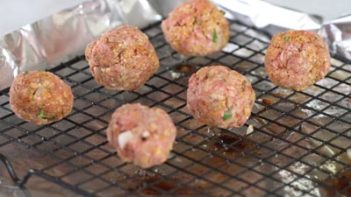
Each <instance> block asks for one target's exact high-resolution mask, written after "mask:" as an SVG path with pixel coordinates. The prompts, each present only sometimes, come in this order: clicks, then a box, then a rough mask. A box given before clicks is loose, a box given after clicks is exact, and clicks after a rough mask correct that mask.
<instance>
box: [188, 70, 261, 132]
mask: <svg viewBox="0 0 351 197" xmlns="http://www.w3.org/2000/svg"><path fill="white" fill-rule="evenodd" d="M255 97H256V96H255V92H254V90H253V89H252V86H251V83H250V81H249V80H248V79H246V77H245V76H243V75H241V74H240V73H238V72H236V71H234V70H231V69H230V68H228V67H225V66H222V65H213V66H207V67H204V68H201V69H200V70H198V71H197V72H196V73H195V74H193V75H192V76H191V77H190V79H189V87H188V90H187V107H188V109H189V110H190V112H191V114H192V115H193V116H194V118H195V119H197V120H198V121H199V122H202V123H204V124H207V125H209V126H216V127H220V128H234V127H240V126H242V125H243V124H244V123H245V122H246V121H247V119H248V118H249V117H250V114H251V110H252V107H253V104H254V101H255Z"/></svg>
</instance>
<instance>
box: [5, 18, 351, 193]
mask: <svg viewBox="0 0 351 197" xmlns="http://www.w3.org/2000/svg"><path fill="white" fill-rule="evenodd" d="M143 31H144V32H145V33H146V34H147V35H148V36H149V38H150V40H151V42H152V43H153V45H154V46H155V48H156V50H157V53H158V56H159V58H160V63H161V66H160V69H159V71H158V72H157V73H156V74H155V75H154V76H153V77H152V78H151V79H150V80H149V81H148V82H147V83H146V84H145V85H144V86H143V87H142V88H140V89H139V90H138V91H133V92H125V91H111V90H106V89H104V88H103V87H101V86H99V85H98V84H96V82H95V81H94V79H93V78H92V76H91V74H90V71H89V67H88V65H87V62H86V61H85V58H84V56H81V57H77V58H74V59H72V60H70V61H68V62H66V63H63V64H61V65H58V66H57V67H55V68H54V69H51V70H49V71H51V72H53V73H55V74H56V75H58V76H60V77H61V78H62V79H63V80H65V81H66V82H67V83H68V84H70V85H71V87H72V90H73V93H74V95H75V103H74V108H73V111H72V113H71V114H70V115H69V116H68V117H66V118H65V119H63V120H62V121H59V122H56V123H52V124H49V125H46V126H35V125H33V124H30V123H27V122H24V121H22V120H20V119H18V118H17V117H16V116H15V115H14V114H13V112H12V111H11V109H10V106H9V102H8V90H9V89H5V90H3V91H1V92H0V150H1V154H0V160H1V161H2V163H3V164H4V165H2V166H1V167H0V170H1V171H0V172H1V173H2V175H4V176H5V178H3V179H2V180H1V182H2V185H7V187H4V186H2V187H1V188H0V190H1V191H4V192H7V193H8V194H14V193H18V192H21V194H22V195H25V196H31V195H35V196H40V195H42V196H46V195H48V194H50V196H77V195H82V196H149V195H157V196H287V195H288V196H335V195H344V196H350V195H351V188H350V187H349V182H350V181H349V180H350V178H351V168H350V167H351V165H350V164H351V160H350V159H349V154H350V152H351V151H348V149H349V148H350V146H351V137H350V136H351V129H350V128H351V112H350V105H351V98H350V95H351V90H350V84H351V65H350V64H347V63H346V62H344V61H342V60H338V59H336V58H333V59H332V64H333V65H332V70H331V71H330V73H329V74H328V76H327V77H326V78H325V79H323V80H321V81H319V82H318V83H316V84H315V85H313V86H312V87H311V88H309V89H307V90H305V91H301V92H296V91H291V90H286V89H282V88H279V87H277V86H275V85H273V84H272V83H271V82H270V81H269V79H268V78H267V76H266V74H265V72H264V66H263V62H264V54H265V51H266V48H267V45H268V42H269V40H270V35H269V34H267V33H265V32H262V31H260V30H258V29H256V28H254V27H250V26H247V25H244V24H242V23H240V22H238V21H230V32H231V37H230V41H229V44H228V45H227V46H226V47H225V48H224V49H223V50H222V51H221V52H218V53H216V54H213V55H211V56H207V57H184V56H181V55H179V54H178V53H176V52H175V51H173V50H172V49H171V48H170V46H169V45H168V44H167V43H166V42H165V39H164V37H163V34H162V31H161V29H160V23H157V24H153V25H151V26H149V27H147V28H144V29H143ZM212 63H221V64H224V65H227V66H229V67H231V68H232V69H234V70H236V71H238V72H240V73H242V74H244V75H245V76H246V77H248V78H249V80H250V81H251V82H252V84H253V87H254V89H255V91H256V95H257V99H256V103H255V106H254V109H253V112H252V115H251V118H250V120H249V121H248V122H247V124H245V126H243V127H241V128H236V129H230V130H226V129H218V128H210V127H207V126H205V125H202V124H200V123H198V122H197V121H196V120H194V119H193V118H192V116H191V115H190V114H189V112H188V110H187V109H186V89H187V80H188V78H189V76H190V74H191V73H193V72H195V71H196V70H197V69H199V68H200V67H202V66H204V65H209V64H212ZM136 102H138V103H143V104H145V105H148V106H152V107H160V108H162V109H164V110H166V111H167V112H168V113H169V114H170V116H171V117H172V119H173V121H174V122H175V124H176V126H177V128H178V135H177V139H176V142H175V145H174V149H173V151H172V153H171V155H170V157H169V159H168V160H167V162H166V163H165V164H163V165H161V166H157V167H154V168H151V169H147V170H142V169H140V168H138V167H136V166H134V165H132V164H128V163H123V162H121V161H120V159H119V158H118V156H116V152H115V150H113V149H112V147H110V146H109V145H108V143H107V140H106V136H105V130H106V127H107V124H108V121H109V119H110V115H111V113H112V112H113V111H114V110H115V109H116V108H117V107H119V106H121V105H123V104H125V103H136ZM250 125H251V126H250ZM252 128H253V129H252ZM348 152H349V154H347V153H348ZM350 156H351V155H350ZM11 185H15V186H16V187H12V186H11ZM17 186H19V188H21V190H17V189H16V188H18V187H17Z"/></svg>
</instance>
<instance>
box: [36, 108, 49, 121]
mask: <svg viewBox="0 0 351 197" xmlns="http://www.w3.org/2000/svg"><path fill="white" fill-rule="evenodd" d="M37 117H38V118H40V119H47V117H46V115H45V112H44V110H43V109H41V110H40V111H39V113H38V114H37Z"/></svg>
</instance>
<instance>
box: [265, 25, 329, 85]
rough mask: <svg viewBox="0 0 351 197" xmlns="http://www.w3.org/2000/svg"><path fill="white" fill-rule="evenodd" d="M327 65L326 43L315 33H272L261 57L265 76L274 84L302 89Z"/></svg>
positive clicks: (318, 75) (326, 71)
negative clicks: (273, 34) (263, 59)
mask: <svg viewBox="0 0 351 197" xmlns="http://www.w3.org/2000/svg"><path fill="white" fill-rule="evenodd" d="M329 68H330V55H329V50H328V47H327V45H326V44H325V43H324V41H323V40H322V38H321V37H319V36H318V35H317V34H316V33H313V32H306V31H288V32H283V33H279V34H277V35H275V36H274V37H273V39H272V41H271V44H270V45H269V47H268V49H267V53H266V58H265V69H266V72H267V74H268V77H269V78H270V79H271V80H272V82H273V83H274V84H276V85H278V86H281V87H285V88H290V89H294V90H304V89H306V88H308V87H309V86H311V85H313V84H314V83H315V82H316V81H318V80H320V79H322V78H324V77H325V75H326V74H327V73H328V70H329Z"/></svg>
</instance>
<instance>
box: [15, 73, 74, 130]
mask: <svg viewBox="0 0 351 197" xmlns="http://www.w3.org/2000/svg"><path fill="white" fill-rule="evenodd" d="M10 105H11V108H12V110H13V112H14V113H15V114H16V115H17V116H18V117H20V118H21V119H23V120H26V121H29V122H32V123H34V124H37V125H43V124H49V123H51V122H55V121H58V120H61V119H62V118H64V117H66V116H67V115H68V114H70V113H71V110H72V107H73V94H72V90H71V87H69V86H68V85H67V84H65V82H63V81H62V80H61V79H60V78H59V77H57V76H56V75H54V74H52V73H50V72H45V71H32V72H27V73H23V74H20V75H18V76H17V77H16V78H15V80H14V81H13V82H12V85H11V88H10Z"/></svg>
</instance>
